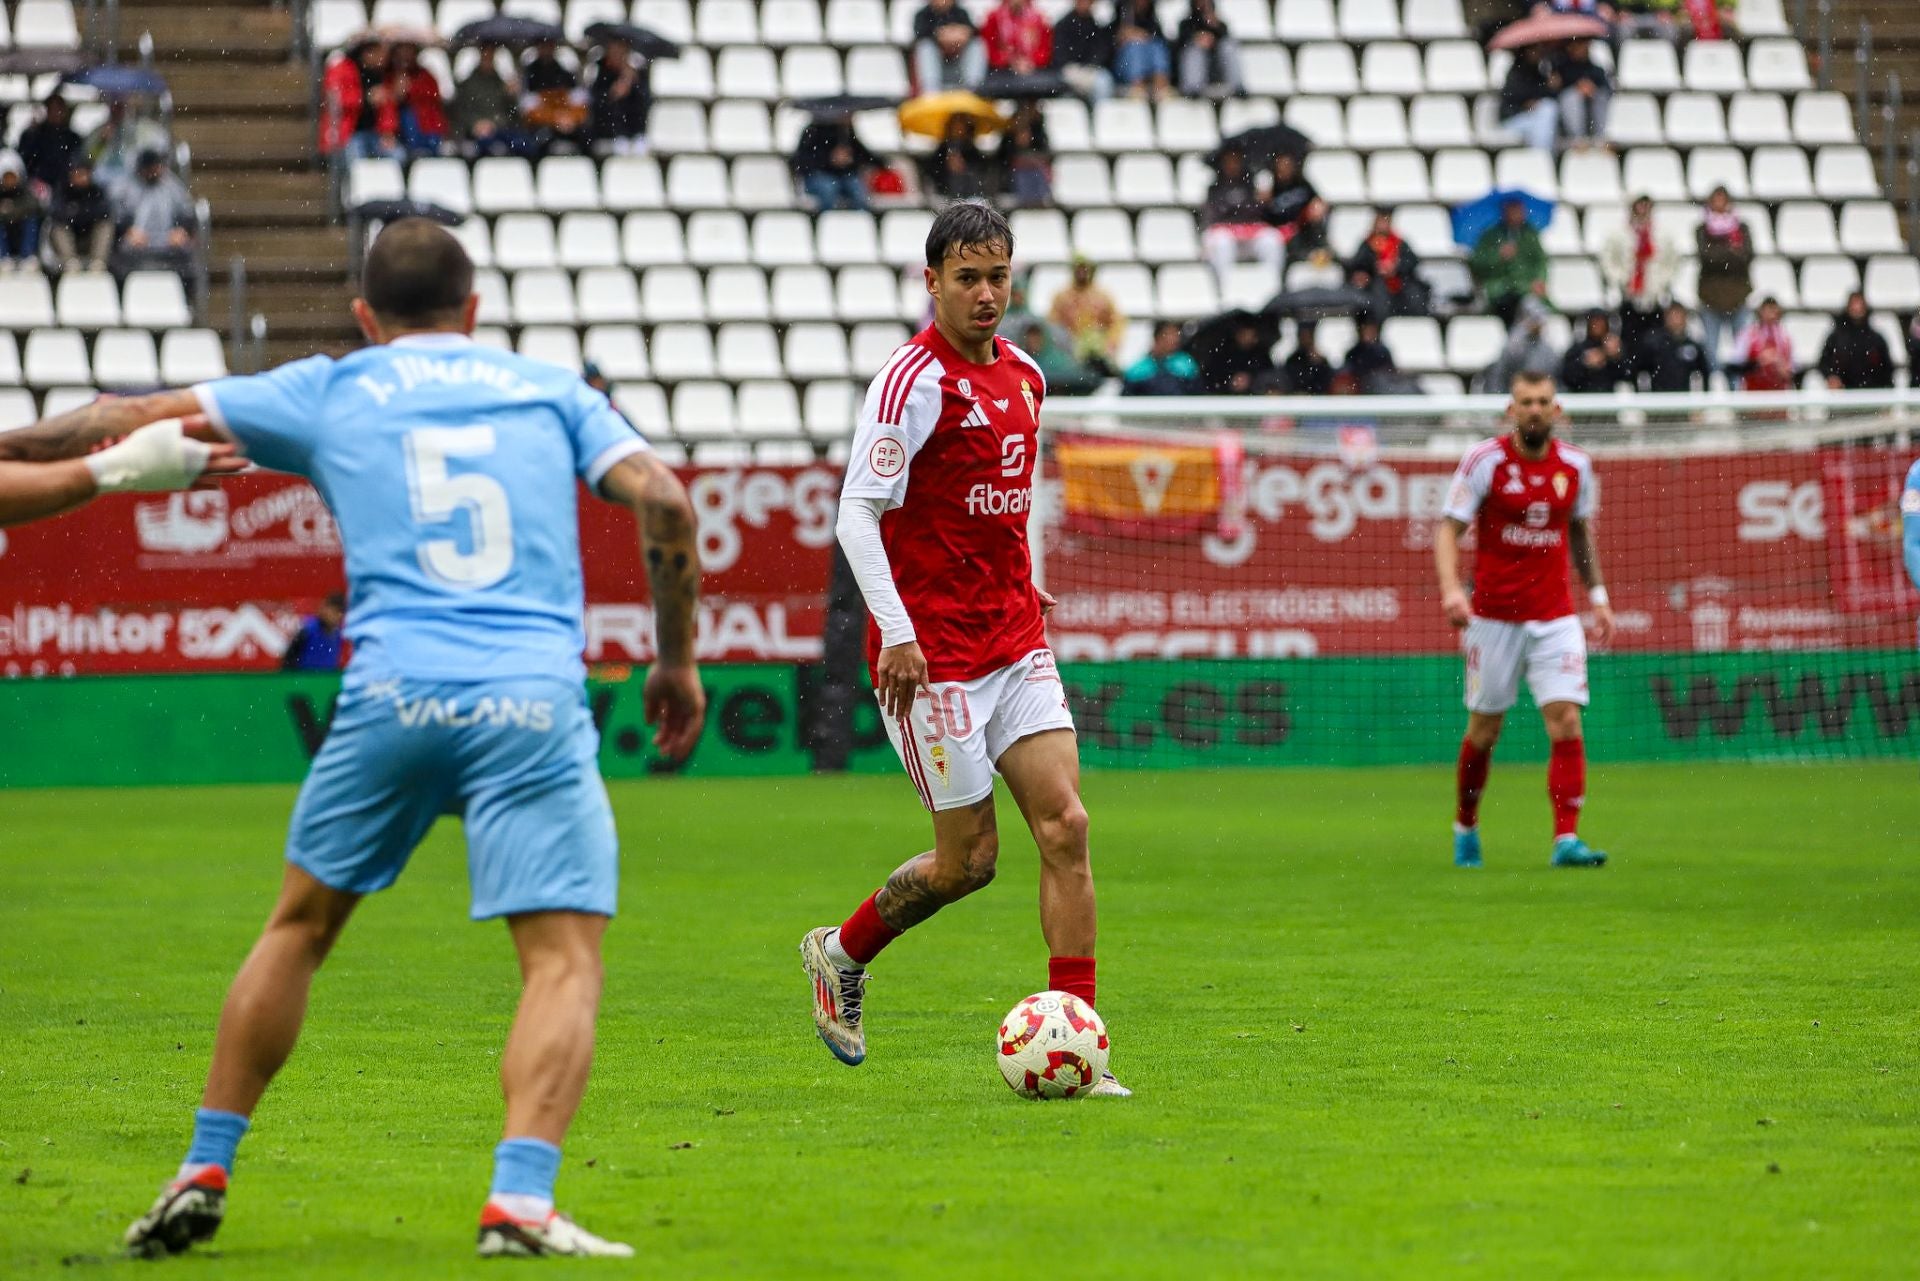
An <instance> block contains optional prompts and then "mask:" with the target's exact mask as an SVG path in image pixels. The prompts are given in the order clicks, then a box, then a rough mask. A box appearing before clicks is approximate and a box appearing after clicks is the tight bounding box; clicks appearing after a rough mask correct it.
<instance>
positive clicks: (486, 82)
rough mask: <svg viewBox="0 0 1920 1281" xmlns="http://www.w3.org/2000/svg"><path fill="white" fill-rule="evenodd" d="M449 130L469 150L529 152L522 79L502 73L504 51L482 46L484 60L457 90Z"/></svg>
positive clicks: (449, 111) (449, 114)
mask: <svg viewBox="0 0 1920 1281" xmlns="http://www.w3.org/2000/svg"><path fill="white" fill-rule="evenodd" d="M447 117H448V121H447V123H448V132H449V133H450V134H451V136H452V137H453V138H455V139H456V140H457V141H459V143H460V144H461V145H462V147H463V149H464V150H466V151H467V152H469V153H472V154H475V155H482V156H502V155H525V154H527V153H528V152H530V151H531V150H532V146H531V140H530V139H529V138H528V137H527V134H526V131H525V130H524V129H522V128H521V127H520V82H519V79H518V77H514V76H503V75H501V74H500V51H499V48H498V46H496V45H481V46H480V60H479V62H477V63H476V64H475V65H474V68H473V70H472V72H470V73H469V74H468V76H467V78H466V79H465V80H462V81H461V82H460V84H459V86H458V87H457V88H456V89H455V90H454V95H453V103H452V105H451V106H449V107H448V109H447Z"/></svg>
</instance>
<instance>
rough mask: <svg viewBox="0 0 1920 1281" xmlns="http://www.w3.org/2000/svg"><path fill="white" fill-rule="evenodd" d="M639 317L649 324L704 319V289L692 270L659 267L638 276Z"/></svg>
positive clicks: (705, 306) (703, 320)
mask: <svg viewBox="0 0 1920 1281" xmlns="http://www.w3.org/2000/svg"><path fill="white" fill-rule="evenodd" d="M640 314H641V316H642V317H643V318H644V319H645V320H646V322H647V323H649V324H656V325H657V324H662V323H669V324H671V323H681V322H702V323H704V322H705V320H706V319H707V297H706V288H705V285H704V284H703V283H702V281H701V279H700V273H699V272H698V271H695V270H694V269H693V268H692V267H686V266H680V265H667V264H662V265H661V266H658V267H649V268H647V269H646V271H645V272H644V273H643V274H642V275H641V277H640Z"/></svg>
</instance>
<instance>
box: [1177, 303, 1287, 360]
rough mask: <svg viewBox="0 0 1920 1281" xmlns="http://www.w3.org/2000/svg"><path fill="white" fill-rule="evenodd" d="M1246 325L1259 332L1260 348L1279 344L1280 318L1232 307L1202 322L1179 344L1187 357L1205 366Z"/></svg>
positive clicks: (1230, 342)
mask: <svg viewBox="0 0 1920 1281" xmlns="http://www.w3.org/2000/svg"><path fill="white" fill-rule="evenodd" d="M1248 326H1251V327H1252V328H1254V329H1256V330H1258V331H1259V333H1260V340H1261V345H1262V346H1265V347H1271V346H1273V344H1275V343H1277V342H1279V341H1280V317H1279V316H1275V315H1267V314H1266V313H1264V312H1258V311H1248V310H1247V309H1246V308H1244V307H1235V308H1234V309H1233V310H1231V311H1223V312H1221V313H1220V314H1219V315H1217V316H1209V317H1208V318H1207V319H1205V320H1203V321H1201V322H1200V323H1199V324H1198V325H1196V326H1194V330H1193V332H1192V333H1190V334H1188V335H1187V341H1186V342H1185V343H1183V344H1181V345H1182V346H1184V347H1185V348H1186V350H1187V354H1188V355H1190V356H1192V357H1193V358H1194V359H1195V360H1197V361H1199V362H1200V363H1201V364H1203V365H1204V364H1205V363H1207V361H1208V360H1210V359H1212V358H1213V357H1215V356H1217V355H1219V354H1220V353H1221V352H1223V351H1225V350H1227V349H1228V348H1229V347H1231V346H1233V340H1234V335H1236V334H1238V333H1239V332H1240V331H1241V330H1242V329H1244V328H1247V327H1248Z"/></svg>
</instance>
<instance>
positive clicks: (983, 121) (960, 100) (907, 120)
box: [900, 89, 1007, 138]
mask: <svg viewBox="0 0 1920 1281" xmlns="http://www.w3.org/2000/svg"><path fill="white" fill-rule="evenodd" d="M961 115H965V116H972V117H973V122H974V125H975V126H976V128H977V130H978V132H980V133H998V132H999V131H1000V130H1002V129H1004V128H1006V127H1007V118H1006V117H1005V116H1003V115H1001V114H1000V112H999V111H998V110H997V109H996V108H995V107H994V105H993V104H992V103H991V102H988V101H987V100H986V99H985V98H982V97H981V96H980V95H979V94H977V93H969V92H967V91H966V90H965V89H950V90H948V91H947V92H945V93H929V94H922V95H921V96H920V97H918V98H914V99H912V100H911V101H909V102H906V103H903V104H901V107H900V127H901V128H902V129H904V130H906V131H907V132H908V133H917V134H922V135H924V136H925V137H928V138H944V137H946V136H947V122H948V121H950V120H952V119H953V118H954V117H955V116H961Z"/></svg>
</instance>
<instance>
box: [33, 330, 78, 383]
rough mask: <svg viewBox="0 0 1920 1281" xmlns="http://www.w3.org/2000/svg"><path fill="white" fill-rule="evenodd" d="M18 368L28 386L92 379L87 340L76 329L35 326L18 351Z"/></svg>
mask: <svg viewBox="0 0 1920 1281" xmlns="http://www.w3.org/2000/svg"><path fill="white" fill-rule="evenodd" d="M20 372H21V374H22V376H23V377H24V378H25V379H26V383H27V385H28V386H29V387H55V386H60V385H63V384H64V385H73V384H76V383H91V382H92V381H93V368H92V366H91V365H89V364H88V362H87V344H86V341H85V340H84V339H82V338H81V337H80V331H79V330H77V329H35V330H34V331H33V332H31V333H29V334H28V335H27V341H26V343H25V344H24V345H23V347H22V349H21V352H20Z"/></svg>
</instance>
